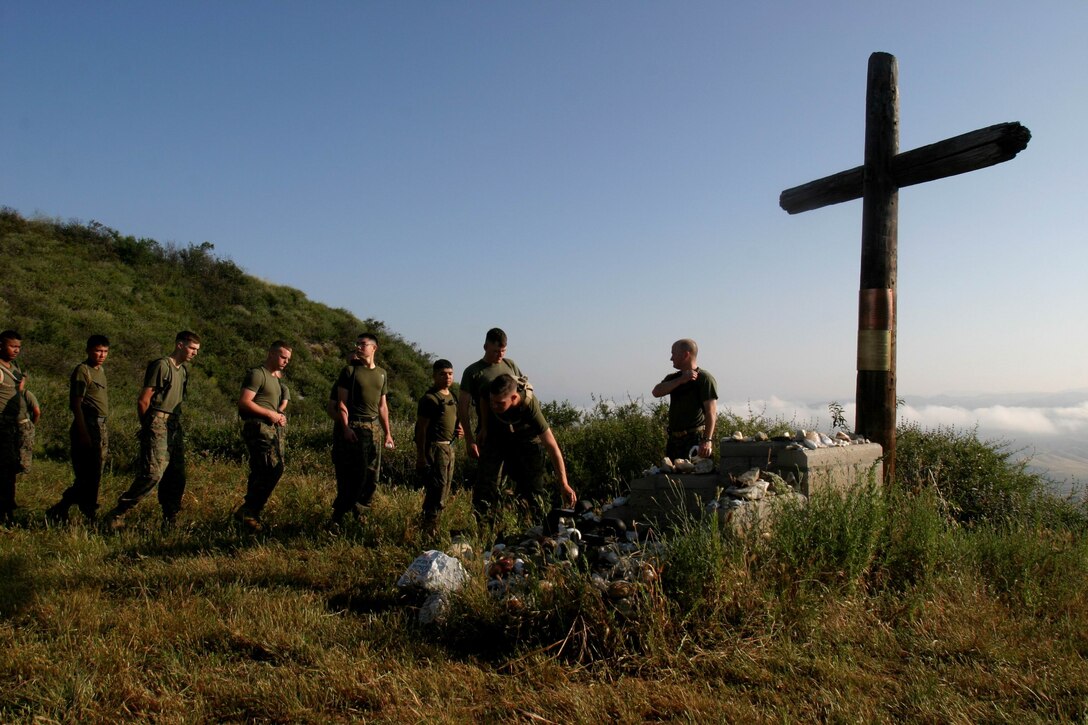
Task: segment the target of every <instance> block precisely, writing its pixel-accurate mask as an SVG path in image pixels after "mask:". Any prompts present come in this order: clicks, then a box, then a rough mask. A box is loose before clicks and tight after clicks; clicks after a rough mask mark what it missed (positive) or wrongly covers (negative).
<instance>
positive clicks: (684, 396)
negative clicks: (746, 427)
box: [652, 338, 718, 459]
mask: <svg viewBox="0 0 1088 725" xmlns="http://www.w3.org/2000/svg"><path fill="white" fill-rule="evenodd" d="M698 355H699V346H698V345H696V344H695V341H694V340H691V339H687V338H685V339H683V340H677V341H676V342H674V343H673V345H672V353H671V356H670V358H669V359H670V360H671V361H672V366H673V367H674V368H676V372H675V373H671V374H670V375H666V376H665V379H664V380H662V381H661V382H660V383H658V384H657V385H655V386H654V389H653V391H652V392H653V396H654V397H655V398H661V397H663V396H666V395H668V396H669V430H668V441H667V443H666V444H665V455H666V456H668V457H669V458H672V459H676V458H688V457H690V453H691V449H692V448H698V449H699V450H698V455H699V456H700V457H701V458H710V457H711V456H712V455H713V454H714V448H713V441H714V427H715V425H716V424H717V422H718V383H717V381H716V380H714V376H713V375H711V374H710V373H708V372H707V371H706V370H702V369H700V368H699V366H698V364H697V360H696V358H697V357H698Z"/></svg>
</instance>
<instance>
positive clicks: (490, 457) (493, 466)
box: [472, 437, 554, 521]
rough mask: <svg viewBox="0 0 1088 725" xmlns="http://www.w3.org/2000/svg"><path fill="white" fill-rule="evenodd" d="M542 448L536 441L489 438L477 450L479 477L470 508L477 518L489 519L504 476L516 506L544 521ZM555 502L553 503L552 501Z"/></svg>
mask: <svg viewBox="0 0 1088 725" xmlns="http://www.w3.org/2000/svg"><path fill="white" fill-rule="evenodd" d="M544 459H545V453H544V446H543V445H542V444H541V443H540V442H539V441H537V440H530V441H511V440H504V439H495V438H492V437H489V438H488V439H487V440H486V441H484V446H483V450H482V451H480V468H479V477H478V479H477V481H476V485H475V486H473V487H472V508H473V509H474V510H475V512H476V515H477V517H484V518H490V517H492V516H493V513H492V509H493V508H494V507H496V506H498V504H499V499H500V497H501V495H502V491H501V489H500V482H501V481H502V478H503V476H506V477H507V478H509V479H510V480H511V481H513V482H514V496H515V499H516V503H517V505H518V506H519V507H522V508H528V510H529V512H530V513H531V514H532V516H533V517H534V518H535V519H540V520H541V521H543V516H544V514H545V513H546V512H545V511H544V504H543V502H544V501H547V500H548V492H547V489H546V488H545V486H544V473H545V468H544ZM553 503H554V502H553Z"/></svg>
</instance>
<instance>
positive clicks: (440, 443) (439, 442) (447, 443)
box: [431, 441, 452, 446]
mask: <svg viewBox="0 0 1088 725" xmlns="http://www.w3.org/2000/svg"><path fill="white" fill-rule="evenodd" d="M451 442H452V441H431V445H435V446H448V445H449V444H450V443H451Z"/></svg>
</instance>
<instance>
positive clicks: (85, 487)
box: [56, 413, 110, 518]
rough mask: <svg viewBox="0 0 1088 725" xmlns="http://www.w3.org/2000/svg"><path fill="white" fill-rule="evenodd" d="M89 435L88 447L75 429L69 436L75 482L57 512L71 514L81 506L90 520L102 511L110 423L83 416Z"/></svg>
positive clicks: (94, 417) (97, 418) (62, 496)
mask: <svg viewBox="0 0 1088 725" xmlns="http://www.w3.org/2000/svg"><path fill="white" fill-rule="evenodd" d="M83 420H84V422H85V423H86V426H87V434H88V435H89V436H90V437H91V444H90V445H89V446H84V445H83V444H82V443H80V441H79V433H78V431H77V429H76V427H75V426H74V425H73V426H72V428H71V429H70V430H69V432H68V435H69V439H70V440H71V443H72V448H71V450H72V471H73V472H74V473H75V480H74V481H73V482H72V485H71V486H69V487H68V488H67V489H65V491H64V493H63V494H61V497H60V502H59V503H58V504H57V505H56V509H58V510H63V511H65V512H67V510H68V508H69V507H71V506H78V507H79V510H80V511H81V512H82V513H83V515H84V516H86V517H87V518H94V516H95V513H96V512H97V511H98V489H99V487H100V486H101V484H102V466H103V465H105V463H106V456H108V455H109V450H110V440H109V433H108V432H107V431H106V419H105V418H99V417H97V416H95V415H91V414H89V413H84V414H83Z"/></svg>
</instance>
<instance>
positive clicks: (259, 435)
mask: <svg viewBox="0 0 1088 725" xmlns="http://www.w3.org/2000/svg"><path fill="white" fill-rule="evenodd" d="M290 361H291V348H290V347H289V346H288V345H287V343H285V342H284V341H283V340H276V341H275V342H273V343H272V345H271V346H270V347H269V348H268V355H267V356H266V357H265V361H264V364H263V365H261V366H259V367H255V368H253V369H252V370H250V371H249V372H248V373H247V374H246V378H245V380H244V381H243V382H242V392H241V395H240V396H239V398H238V412H239V414H241V416H242V420H243V423H242V440H244V441H245V444H246V449H247V450H248V451H249V480H248V481H247V483H246V497H245V501H244V502H243V503H242V505H241V506H240V507H239V508H238V510H237V511H235V512H234V518H235V519H236V520H238V521H240V522H241V523H242V524H243V525H245V526H246V527H247V528H249V529H252V530H260V528H261V522H260V517H261V511H262V510H263V509H264V506H265V504H266V503H267V502H268V497H269V496H271V495H272V491H273V490H275V488H276V484H277V483H279V481H280V478H281V477H282V476H283V466H284V462H283V456H284V451H285V447H286V443H287V416H286V415H285V414H284V410H285V409H286V407H287V405H286V404H287V400H288V399H289V394H288V393H287V392H286V391H287V386H286V385H285V384H284V383H283V382H282V380H281V376H282V374H283V370H284V368H286V367H287V364H288V363H289V362H290Z"/></svg>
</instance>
